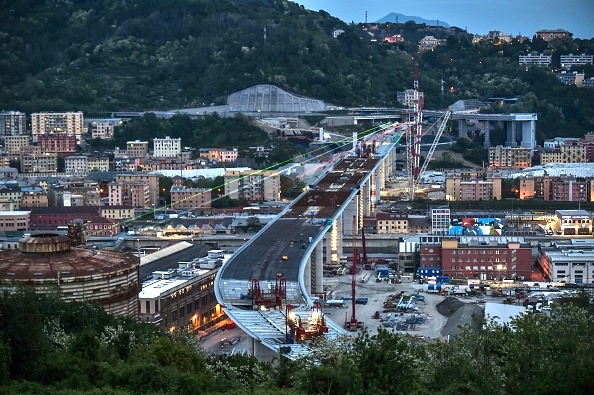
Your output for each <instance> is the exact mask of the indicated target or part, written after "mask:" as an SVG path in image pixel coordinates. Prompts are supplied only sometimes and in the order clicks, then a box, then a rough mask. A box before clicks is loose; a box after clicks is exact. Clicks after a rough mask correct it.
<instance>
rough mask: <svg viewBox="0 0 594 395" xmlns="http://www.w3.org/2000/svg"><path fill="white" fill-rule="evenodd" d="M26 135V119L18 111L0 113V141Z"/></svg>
mask: <svg viewBox="0 0 594 395" xmlns="http://www.w3.org/2000/svg"><path fill="white" fill-rule="evenodd" d="M26 134H27V117H26V115H25V114H24V113H22V112H20V111H8V112H0V139H3V138H4V137H6V136H23V135H26Z"/></svg>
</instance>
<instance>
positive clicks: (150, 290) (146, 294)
mask: <svg viewBox="0 0 594 395" xmlns="http://www.w3.org/2000/svg"><path fill="white" fill-rule="evenodd" d="M209 271H210V269H194V272H195V274H194V275H192V276H183V277H182V276H177V277H172V278H169V279H155V280H148V281H145V282H143V283H142V291H140V293H139V294H138V297H139V298H140V299H156V298H158V297H159V296H160V295H162V294H164V293H167V292H169V291H171V290H173V289H175V288H177V287H180V286H183V285H184V284H186V283H188V282H190V281H192V280H194V279H196V278H197V277H200V276H202V275H203V274H206V273H208V272H209Z"/></svg>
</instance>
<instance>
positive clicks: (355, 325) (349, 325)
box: [344, 248, 362, 332]
mask: <svg viewBox="0 0 594 395" xmlns="http://www.w3.org/2000/svg"><path fill="white" fill-rule="evenodd" d="M358 257H359V251H357V249H356V248H353V265H352V266H351V297H352V300H351V306H352V310H351V320H350V321H346V320H345V323H344V327H345V329H347V330H349V331H353V332H354V331H356V330H357V329H359V328H360V327H361V325H362V323H360V322H358V321H357V316H356V315H355V304H356V303H357V294H356V291H355V288H356V284H357V263H358V259H357V258H358Z"/></svg>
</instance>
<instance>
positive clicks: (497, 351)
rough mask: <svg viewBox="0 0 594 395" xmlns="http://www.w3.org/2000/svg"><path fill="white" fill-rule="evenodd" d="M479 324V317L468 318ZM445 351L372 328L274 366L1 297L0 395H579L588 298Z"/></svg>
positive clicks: (463, 339) (83, 307) (561, 303)
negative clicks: (1, 394)
mask: <svg viewBox="0 0 594 395" xmlns="http://www.w3.org/2000/svg"><path fill="white" fill-rule="evenodd" d="M477 319H480V318H477ZM483 323H484V325H483V326H482V327H481V328H480V329H478V330H476V331H472V330H470V329H468V328H467V329H465V330H463V331H462V333H461V334H460V335H458V336H456V337H455V338H453V339H451V340H450V341H449V342H445V341H437V340H430V341H424V340H419V339H417V338H416V337H414V336H410V335H402V334H399V333H394V332H391V331H388V330H383V329H380V330H379V331H378V333H377V334H370V333H367V332H365V331H363V332H362V333H360V334H359V335H358V336H357V337H351V336H346V335H345V336H342V337H339V338H337V339H335V340H326V339H319V340H317V341H315V342H314V343H313V344H312V348H313V351H312V354H311V355H310V356H308V357H307V358H303V359H300V360H297V361H289V360H286V359H285V358H280V359H279V360H276V361H275V363H272V364H271V363H266V362H262V361H258V360H257V359H255V358H253V357H249V356H242V355H234V356H229V355H227V356H225V355H211V354H208V353H206V352H205V351H204V350H203V349H202V346H201V344H200V341H198V340H197V339H196V338H195V337H193V336H191V335H190V334H186V333H183V331H178V332H176V333H174V334H169V333H164V332H161V331H159V330H157V328H156V327H154V326H153V325H152V324H148V323H142V322H137V321H133V320H130V319H123V318H115V317H113V316H110V315H108V314H107V313H105V312H104V311H103V310H102V309H101V308H99V307H97V306H93V305H89V304H85V303H76V302H75V303H66V302H63V301H61V299H60V298H59V295H57V294H52V293H46V294H35V293H33V292H32V291H30V290H29V289H26V288H19V289H13V288H10V289H9V288H4V290H3V291H2V293H1V294H0V392H2V393H6V394H65V395H66V394H67V395H71V394H72V395H74V394H89V393H90V394H119V395H125V394H157V393H158V394H196V393H200V394H235V395H239V394H265V395H266V394H269V395H276V394H279V395H280V394H294V395H302V394H303V395H305V394H336V395H342V394H390V395H393V394H444V395H446V394H448V395H449V394H452V395H453V394H485V393H490V394H589V393H591V390H592V388H594V375H592V370H593V368H594V344H593V342H592V341H591V336H592V333H594V304H593V302H592V295H591V294H588V293H582V294H581V295H579V296H576V297H572V298H567V299H563V300H558V301H557V302H556V303H555V304H554V307H553V309H552V311H551V313H550V314H528V315H525V316H522V317H520V318H517V319H515V320H514V321H513V322H512V324H511V325H510V326H498V325H495V324H494V323H493V322H488V321H484V322H483Z"/></svg>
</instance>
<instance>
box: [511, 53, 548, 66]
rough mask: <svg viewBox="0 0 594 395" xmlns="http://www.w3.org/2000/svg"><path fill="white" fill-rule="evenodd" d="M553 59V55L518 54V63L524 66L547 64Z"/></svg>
mask: <svg viewBox="0 0 594 395" xmlns="http://www.w3.org/2000/svg"><path fill="white" fill-rule="evenodd" d="M552 61H553V55H545V54H540V55H532V54H529V55H520V56H518V63H519V64H520V65H524V66H549V65H550V64H551V62H552Z"/></svg>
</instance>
